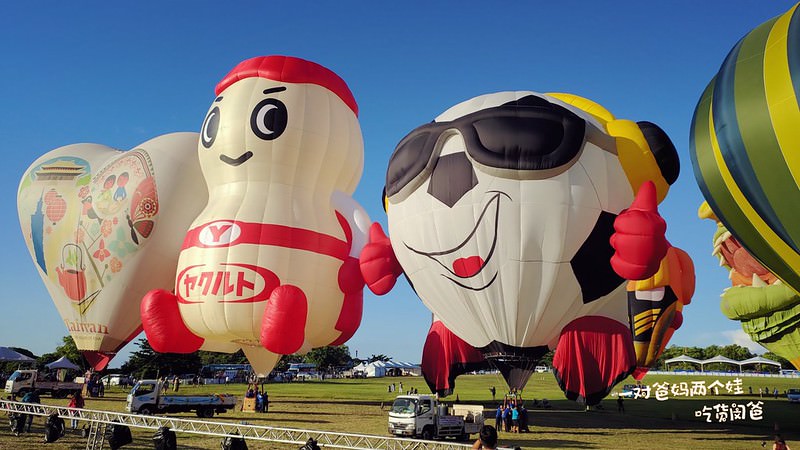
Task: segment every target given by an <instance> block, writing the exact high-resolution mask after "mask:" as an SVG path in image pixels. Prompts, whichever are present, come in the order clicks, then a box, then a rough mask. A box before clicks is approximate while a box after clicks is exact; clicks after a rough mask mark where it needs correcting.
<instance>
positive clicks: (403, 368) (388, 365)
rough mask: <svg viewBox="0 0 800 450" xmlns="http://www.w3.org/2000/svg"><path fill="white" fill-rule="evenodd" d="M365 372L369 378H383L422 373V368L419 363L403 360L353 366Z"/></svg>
mask: <svg viewBox="0 0 800 450" xmlns="http://www.w3.org/2000/svg"><path fill="white" fill-rule="evenodd" d="M353 369H354V370H360V371H362V372H364V373H365V374H366V375H367V377H369V378H373V377H374V378H381V377H390V376H401V375H415V376H419V375H421V374H422V368H421V367H420V365H419V364H413V363H408V362H402V361H374V362H371V363H369V364H367V363H361V364H359V365H357V366H356V367H354V368H353Z"/></svg>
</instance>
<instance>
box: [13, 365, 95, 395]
mask: <svg viewBox="0 0 800 450" xmlns="http://www.w3.org/2000/svg"><path fill="white" fill-rule="evenodd" d="M82 389H83V383H76V382H72V381H58V380H57V379H56V378H55V376H54V375H51V374H43V373H40V372H38V371H36V370H15V371H14V373H12V374H11V376H10V377H8V380H7V381H6V387H5V391H6V392H7V393H9V394H12V395H16V396H23V395H25V394H27V393H28V392H32V391H38V392H39V393H40V394H50V395H51V396H53V397H54V398H66V397H67V396H68V395H70V394H73V393H75V392H80V391H81V390H82Z"/></svg>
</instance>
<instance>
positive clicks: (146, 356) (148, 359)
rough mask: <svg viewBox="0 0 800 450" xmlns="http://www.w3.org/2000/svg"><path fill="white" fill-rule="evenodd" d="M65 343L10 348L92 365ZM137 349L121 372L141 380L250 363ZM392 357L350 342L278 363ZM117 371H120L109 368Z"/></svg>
mask: <svg viewBox="0 0 800 450" xmlns="http://www.w3.org/2000/svg"><path fill="white" fill-rule="evenodd" d="M62 340H63V344H62V345H60V346H58V347H56V350H55V351H54V352H52V353H45V354H43V355H41V356H38V357H37V356H36V355H34V354H33V353H32V352H31V351H30V350H28V349H25V348H19V347H9V348H11V349H12V350H14V351H16V352H18V353H21V354H23V355H25V356H28V357H31V358H34V359H36V363H35V365H36V367H37V368H40V369H43V368H44V367H45V365H47V364H49V363H51V362H53V361H55V360H57V359H58V358H61V357H62V356H66V357H67V358H68V359H69V360H70V361H72V362H74V363H75V364H77V365H78V366H80V367H81V368H82V369H83V370H87V369H88V368H89V367H90V364H89V362H88V361H87V360H86V359H85V358H84V357H83V355H82V354H81V352H80V350H78V348H77V346H76V345H75V341H74V340H73V339H72V336H64V337H63V338H62ZM135 345H136V346H137V348H138V349H137V350H136V351H134V352H132V353H131V356H130V357H129V358H128V360H127V361H125V362H124V363H122V366H121V367H120V368H119V370H118V372H120V373H124V374H127V375H132V376H134V377H136V378H138V379H142V378H157V377H161V376H172V375H183V374H198V373H200V369H201V368H202V367H203V366H207V365H210V364H247V363H248V362H247V357H245V355H244V352H242V351H241V350H239V351H238V352H236V353H216V352H207V351H203V350H199V351H196V352H194V353H189V354H178V353H158V352H156V351H155V350H153V348H152V347H150V343H149V342H147V339H145V338H141V339H139V340H138V341H136V343H135ZM390 359H391V357H389V356H387V355H384V354H379V355H374V354H373V355H370V357H369V358H365V359H358V358H353V357H351V356H350V349H349V348H348V347H347V346H346V345H340V346H336V347H322V348H315V349H313V350H311V351H310V352H308V353H307V354H305V355H285V356H283V357H282V358H281V359H280V361H279V362H278V364H277V365H276V366H275V370H277V371H286V370H287V369H288V368H289V365H290V364H292V363H312V364H315V365H316V366H317V368H318V370H320V371H333V370H336V369H338V368H350V367H353V366H355V365H358V364H360V363H362V362H366V363H371V362H374V361H389V360H390ZM18 365H19V363H16V362H8V363H0V371H2V372H5V373H10V372H13V371H14V370H15V369H16V368H17V366H18ZM109 372H117V370H113V369H112V370H109Z"/></svg>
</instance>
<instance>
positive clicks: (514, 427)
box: [511, 404, 519, 433]
mask: <svg viewBox="0 0 800 450" xmlns="http://www.w3.org/2000/svg"><path fill="white" fill-rule="evenodd" d="M511 432H512V433H519V408H518V407H517V405H516V404H514V405H513V406H512V407H511Z"/></svg>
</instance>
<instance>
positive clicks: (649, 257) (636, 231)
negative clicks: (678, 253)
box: [610, 181, 669, 280]
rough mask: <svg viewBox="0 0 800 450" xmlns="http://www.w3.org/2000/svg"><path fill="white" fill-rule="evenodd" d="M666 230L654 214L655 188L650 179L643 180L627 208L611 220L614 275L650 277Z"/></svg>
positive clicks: (666, 245) (663, 250)
mask: <svg viewBox="0 0 800 450" xmlns="http://www.w3.org/2000/svg"><path fill="white" fill-rule="evenodd" d="M666 229H667V225H666V223H664V219H663V218H662V217H661V216H660V215H659V214H658V201H657V200H656V187H655V185H654V184H653V182H652V181H646V182H645V183H643V184H642V186H641V187H640V188H639V192H637V193H636V198H634V199H633V203H632V204H631V207H630V208H628V209H626V210H624V211H622V212H621V213H620V214H619V216H617V218H616V219H615V220H614V231H615V233H614V234H613V235H612V236H611V240H610V242H611V246H612V247H613V248H614V251H615V252H614V256H612V257H611V267H613V268H614V271H615V272H616V273H617V275H619V276H621V277H622V278H625V279H626V280H643V279H646V278H649V277H651V276H653V275H654V274H655V273H656V272H657V271H658V267H659V264H660V263H661V260H662V259H663V258H664V256H666V254H667V248H669V243H668V242H667V238H666V236H665V235H664V233H665V232H666Z"/></svg>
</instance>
